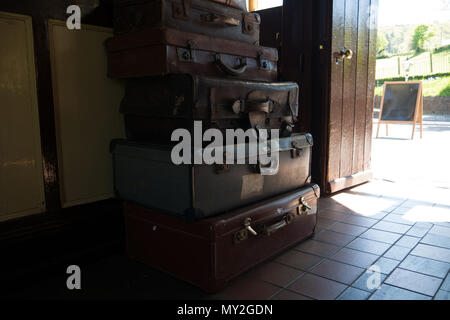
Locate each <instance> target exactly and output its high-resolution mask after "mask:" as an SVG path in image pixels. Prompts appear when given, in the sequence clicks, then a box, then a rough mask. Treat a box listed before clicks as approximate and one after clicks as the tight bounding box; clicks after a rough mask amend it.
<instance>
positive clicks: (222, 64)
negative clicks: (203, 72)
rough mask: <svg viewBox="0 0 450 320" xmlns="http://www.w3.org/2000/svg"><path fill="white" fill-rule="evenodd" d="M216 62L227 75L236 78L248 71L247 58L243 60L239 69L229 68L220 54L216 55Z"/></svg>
mask: <svg viewBox="0 0 450 320" xmlns="http://www.w3.org/2000/svg"><path fill="white" fill-rule="evenodd" d="M215 62H216V63H217V64H218V65H219V67H220V68H221V69H222V70H223V71H224V72H225V73H228V74H229V75H231V76H235V77H237V76H240V75H242V74H243V73H244V72H245V71H246V70H247V59H245V58H243V59H242V63H241V65H240V66H239V67H237V68H232V67H229V66H227V65H226V64H225V62H224V61H223V60H222V56H221V55H220V54H216V56H215Z"/></svg>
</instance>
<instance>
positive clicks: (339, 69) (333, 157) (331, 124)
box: [323, 0, 345, 181]
mask: <svg viewBox="0 0 450 320" xmlns="http://www.w3.org/2000/svg"><path fill="white" fill-rule="evenodd" d="M344 12H345V0H334V1H333V18H332V19H333V23H332V30H330V32H332V38H331V53H330V56H329V59H330V60H332V61H331V79H330V82H331V87H330V100H329V106H324V107H325V108H327V109H328V108H329V120H328V123H324V124H323V125H328V141H327V143H328V158H327V159H326V161H327V164H328V166H327V170H326V172H327V173H326V175H327V180H328V181H333V180H335V179H338V178H339V177H340V164H341V161H340V159H341V149H342V148H341V136H342V107H343V105H342V90H343V74H344V73H343V66H342V63H338V64H336V61H335V60H336V59H335V57H334V53H336V52H340V51H341V50H342V49H343V48H344V39H345V38H344V37H345V15H344ZM324 174H325V173H324Z"/></svg>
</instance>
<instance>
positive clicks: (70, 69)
mask: <svg viewBox="0 0 450 320" xmlns="http://www.w3.org/2000/svg"><path fill="white" fill-rule="evenodd" d="M48 28H49V37H50V54H51V63H52V79H53V93H54V105H55V121H56V133H57V147H58V164H59V176H60V185H61V202H62V206H63V207H68V206H72V205H77V204H82V203H89V202H94V201H98V200H102V199H107V198H110V197H113V196H114V192H113V173H112V157H111V155H110V152H109V144H110V141H111V139H114V138H123V137H124V136H125V135H124V129H123V120H122V117H121V116H120V114H119V105H120V101H121V99H122V97H123V94H124V88H123V83H122V82H119V81H116V80H111V79H109V78H107V76H106V74H107V65H106V53H105V50H104V45H103V43H104V41H105V40H106V39H107V38H109V37H111V36H112V30H111V29H106V28H101V27H93V26H88V25H82V29H81V30H68V29H67V28H66V25H65V22H60V21H55V20H50V21H49V24H48Z"/></svg>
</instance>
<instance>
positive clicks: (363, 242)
mask: <svg viewBox="0 0 450 320" xmlns="http://www.w3.org/2000/svg"><path fill="white" fill-rule="evenodd" d="M390 246H391V245H390V244H388V243H383V242H379V241H373V240H369V239H364V238H356V239H355V240H353V241H352V242H350V243H349V244H348V245H347V248H350V249H355V250H359V251H364V252H367V253H372V254H376V255H382V254H383V253H384V252H386V250H388V249H389V247H390Z"/></svg>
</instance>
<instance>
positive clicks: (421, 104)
mask: <svg viewBox="0 0 450 320" xmlns="http://www.w3.org/2000/svg"><path fill="white" fill-rule="evenodd" d="M420 100H421V101H420V139H422V137H423V95H422V96H421V98H420Z"/></svg>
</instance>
